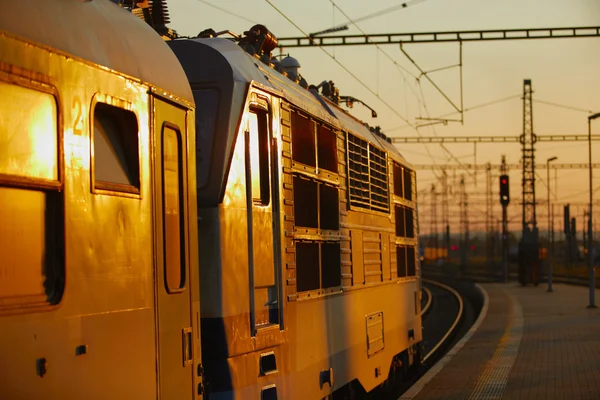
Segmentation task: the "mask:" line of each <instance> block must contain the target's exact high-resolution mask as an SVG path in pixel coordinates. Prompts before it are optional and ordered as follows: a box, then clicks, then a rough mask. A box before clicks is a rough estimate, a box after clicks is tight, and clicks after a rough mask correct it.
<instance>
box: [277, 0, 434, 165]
mask: <svg viewBox="0 0 600 400" xmlns="http://www.w3.org/2000/svg"><path fill="white" fill-rule="evenodd" d="M265 1H266V2H267V3H268V4H269V5H270V6H271V7H272V8H273V9H274V10H275V11H277V12H278V13H279V14H280V15H281V16H282V17H283V18H285V19H286V20H287V21H288V22H289V23H290V24H292V25H293V26H294V27H295V28H296V29H298V30H299V31H300V32H301V33H302V34H303V35H305V36H306V37H307V38H308V39H310V40H311V41H312V39H311V38H310V37H309V35H308V34H307V33H306V32H304V30H303V29H302V28H300V27H299V26H298V25H297V24H296V23H295V22H294V21H292V20H291V19H290V18H289V17H288V16H287V15H285V13H284V12H282V11H281V10H280V9H279V8H277V6H275V4H273V3H272V2H271V1H270V0H265ZM315 45H316V46H317V47H318V48H319V49H321V51H323V52H324V53H325V54H327V56H329V58H331V59H332V60H333V61H335V63H336V64H338V65H339V66H340V67H341V68H342V69H343V70H344V71H346V72H347V73H348V74H349V75H350V76H351V77H352V78H354V79H355V80H356V81H357V82H358V83H360V84H361V85H362V86H363V87H364V88H365V89H367V90H368V91H369V92H370V93H371V94H372V95H373V96H375V97H377V98H378V99H379V101H381V103H382V104H384V105H385V106H386V107H387V108H389V109H390V110H391V111H392V113H394V114H396V116H398V117H399V118H400V119H401V120H403V121H404V122H405V123H407V124H408V125H409V126H412V127H413V129H415V131H416V132H417V135H419V136H422V135H421V133H420V132H419V131H418V129H417V128H416V126H414V125H413V124H411V123H410V121H409V120H408V119H407V118H406V117H404V116H403V115H402V114H400V113H399V112H398V111H397V110H396V109H395V108H394V107H392V106H391V105H390V104H389V103H388V102H387V101H385V100H384V99H383V98H382V97H381V96H379V94H377V93H376V92H375V91H374V90H373V89H371V88H370V87H369V86H368V85H367V84H366V83H364V82H363V81H362V80H361V79H360V78H359V77H357V76H356V75H355V74H354V73H353V72H352V71H350V70H349V69H348V68H347V67H346V66H345V65H343V64H342V63H341V62H339V61H338V60H337V59H336V58H335V57H334V56H333V55H331V54H330V53H329V52H328V51H327V50H325V49H324V48H323V47H322V46H319V45H318V44H317V43H315ZM424 147H425V150H426V151H427V153H428V154H429V156H430V158H431V160H432V162H433V163H434V164H435V159H434V158H433V156H432V155H431V152H430V150H429V148H427V146H424Z"/></svg>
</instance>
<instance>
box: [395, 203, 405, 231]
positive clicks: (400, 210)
mask: <svg viewBox="0 0 600 400" xmlns="http://www.w3.org/2000/svg"><path fill="white" fill-rule="evenodd" d="M394 208H395V214H396V236H399V237H404V236H405V235H406V229H405V226H404V220H405V217H404V210H405V208H404V207H402V206H399V205H398V204H396V205H395V207H394Z"/></svg>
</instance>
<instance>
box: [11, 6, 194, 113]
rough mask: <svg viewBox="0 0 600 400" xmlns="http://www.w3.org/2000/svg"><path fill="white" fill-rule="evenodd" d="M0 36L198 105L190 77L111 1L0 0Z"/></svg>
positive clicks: (158, 42) (154, 35)
mask: <svg viewBox="0 0 600 400" xmlns="http://www.w3.org/2000/svg"><path fill="white" fill-rule="evenodd" d="M0 10H2V12H0V33H4V34H8V35H15V36H17V37H20V38H22V39H25V40H27V41H30V42H33V43H36V44H40V45H44V46H48V47H51V48H54V49H57V50H58V51H61V52H64V53H67V54H69V55H72V56H75V57H78V58H81V59H84V60H88V61H91V62H93V63H95V64H98V65H101V66H104V67H107V68H110V69H112V70H115V71H118V72H121V73H124V74H127V75H130V76H132V77H134V78H137V79H140V80H141V81H143V82H146V83H149V84H152V85H155V86H157V87H159V88H161V89H163V90H166V91H168V92H170V93H172V94H174V95H176V96H178V97H180V98H183V99H185V100H188V101H193V97H192V93H191V90H190V87H189V84H188V82H187V79H186V76H185V73H184V72H183V69H182V68H181V66H180V64H179V62H178V61H177V58H176V57H175V56H174V55H173V53H172V52H171V50H170V49H169V47H168V46H167V45H166V43H165V42H164V40H163V39H162V38H161V37H160V36H159V35H158V34H157V33H156V32H154V30H153V29H152V28H151V27H150V26H149V25H148V24H146V23H145V22H144V21H142V20H140V19H139V18H136V17H135V16H133V15H132V14H131V13H130V12H128V11H127V10H125V9H123V8H121V7H119V6H117V5H116V4H113V3H112V2H110V1H107V0H88V1H81V0H44V1H38V0H19V1H15V0H0Z"/></svg>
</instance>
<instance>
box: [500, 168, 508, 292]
mask: <svg viewBox="0 0 600 400" xmlns="http://www.w3.org/2000/svg"><path fill="white" fill-rule="evenodd" d="M508 203H510V191H509V180H508V174H506V163H505V158H504V156H502V175H500V204H501V205H502V274H503V278H504V283H507V282H508V220H507V215H506V208H507V207H508Z"/></svg>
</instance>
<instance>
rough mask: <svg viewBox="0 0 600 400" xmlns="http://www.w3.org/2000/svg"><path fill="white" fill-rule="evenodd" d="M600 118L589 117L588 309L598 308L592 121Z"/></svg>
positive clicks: (597, 115)
mask: <svg viewBox="0 0 600 400" xmlns="http://www.w3.org/2000/svg"><path fill="white" fill-rule="evenodd" d="M598 117H600V113H596V114H593V115H590V116H589V117H588V162H589V166H588V174H589V179H590V205H589V211H590V216H589V219H588V262H589V274H590V304H589V305H588V308H596V304H595V303H596V302H595V299H594V296H595V290H596V280H595V279H594V254H593V243H594V242H593V232H592V226H593V225H592V193H593V188H592V120H593V119H596V118H598Z"/></svg>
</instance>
